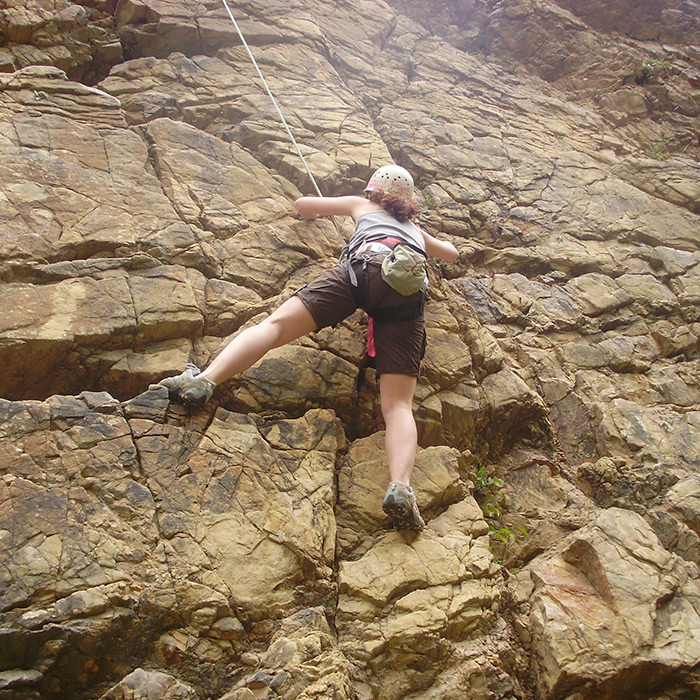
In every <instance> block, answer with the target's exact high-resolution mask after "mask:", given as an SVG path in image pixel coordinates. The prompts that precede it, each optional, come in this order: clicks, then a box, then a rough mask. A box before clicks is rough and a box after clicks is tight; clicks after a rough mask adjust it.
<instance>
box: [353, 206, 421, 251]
mask: <svg viewBox="0 0 700 700" xmlns="http://www.w3.org/2000/svg"><path fill="white" fill-rule="evenodd" d="M381 235H385V236H398V237H399V238H403V240H405V241H407V242H408V243H411V244H412V245H414V246H416V247H417V248H420V249H421V250H422V251H423V252H424V253H425V241H424V240H423V235H422V234H421V232H420V229H419V228H418V226H416V225H415V224H414V223H413V222H412V221H405V222H404V223H401V222H400V221H397V220H396V219H395V218H394V217H393V216H392V215H391V214H390V213H389V212H388V211H384V210H383V209H382V210H381V211H368V212H366V213H365V214H360V216H358V217H357V221H356V223H355V233H354V234H353V235H352V238H351V239H350V243H349V247H350V250H351V251H353V250H355V249H356V248H359V247H360V246H361V245H362V244H363V243H364V242H365V241H366V240H367V238H368V237H370V236H372V237H373V236H381Z"/></svg>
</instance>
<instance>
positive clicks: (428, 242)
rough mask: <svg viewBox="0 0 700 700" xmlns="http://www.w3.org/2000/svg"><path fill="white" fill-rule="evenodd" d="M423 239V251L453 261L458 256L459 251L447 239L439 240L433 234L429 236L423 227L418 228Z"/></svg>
mask: <svg viewBox="0 0 700 700" xmlns="http://www.w3.org/2000/svg"><path fill="white" fill-rule="evenodd" d="M420 232H421V233H422V234H423V240H424V241H425V252H426V253H428V255H431V256H433V257H435V258H440V260H446V261H447V262H454V261H455V260H457V258H458V257H459V251H458V250H457V248H455V247H454V246H453V245H452V243H450V242H449V241H440V240H438V239H437V238H435V236H431V235H430V234H429V233H426V232H425V231H424V230H423V229H420Z"/></svg>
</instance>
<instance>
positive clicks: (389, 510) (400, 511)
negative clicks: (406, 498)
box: [382, 497, 408, 520]
mask: <svg viewBox="0 0 700 700" xmlns="http://www.w3.org/2000/svg"><path fill="white" fill-rule="evenodd" d="M382 509H383V510H384V512H385V513H386V514H387V515H388V516H390V517H392V518H396V519H397V520H403V519H404V518H406V517H408V508H407V507H406V506H405V505H403V504H402V503H399V502H398V501H397V500H396V499H394V498H391V497H389V498H387V499H386V500H385V501H384V503H382Z"/></svg>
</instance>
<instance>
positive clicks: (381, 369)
mask: <svg viewBox="0 0 700 700" xmlns="http://www.w3.org/2000/svg"><path fill="white" fill-rule="evenodd" d="M364 194H365V196H364V197H360V196H340V197H301V198H299V199H297V200H296V202H295V206H296V209H297V211H298V212H299V214H300V215H301V216H302V217H303V218H305V219H316V218H319V217H329V216H351V217H352V219H353V220H354V222H355V232H354V234H353V235H352V237H351V239H350V241H349V243H348V246H347V249H346V250H347V258H348V259H347V260H346V261H345V262H344V263H340V264H338V265H336V266H335V267H333V268H332V269H330V270H327V271H326V272H324V273H322V274H321V275H320V276H319V277H318V278H317V279H315V280H314V281H313V282H311V283H309V284H307V285H305V286H304V287H302V288H301V289H299V290H298V291H297V292H295V293H294V295H293V296H292V297H291V298H290V299H288V300H287V301H285V302H284V303H283V304H282V305H281V306H280V307H278V308H277V309H276V310H275V311H274V312H273V313H271V314H270V315H269V316H268V317H267V318H265V319H264V320H263V321H261V322H260V323H258V324H257V325H255V326H252V327H250V328H247V329H246V330H244V331H242V332H241V333H239V334H238V335H237V336H236V337H235V338H234V339H233V340H231V342H230V343H229V344H228V345H227V346H226V347H225V348H224V349H223V350H222V351H221V353H220V354H219V355H218V356H217V357H216V358H215V359H214V360H213V362H212V363H211V364H210V365H209V366H208V367H207V368H206V369H205V370H204V371H200V370H199V369H198V368H197V367H196V366H195V365H193V364H188V365H187V367H186V369H185V371H184V372H183V373H182V374H180V375H178V376H176V377H169V378H167V379H164V380H162V381H161V382H160V384H161V385H163V386H165V387H167V389H168V391H169V393H170V397H171V398H172V399H175V400H178V401H181V402H183V403H186V404H190V405H194V406H199V407H201V406H203V405H204V404H205V403H206V402H207V401H208V400H209V399H210V398H211V395H212V393H213V391H214V388H215V387H216V386H217V384H220V383H221V382H225V381H226V380H227V379H229V378H231V377H232V376H234V375H235V374H238V373H240V372H243V371H244V370H246V369H248V368H249V367H251V366H252V365H253V364H255V363H256V362H257V361H258V360H259V359H260V358H262V357H263V356H264V355H265V354H266V353H267V352H268V351H269V350H271V349H273V348H277V347H280V346H282V345H285V344H287V343H289V342H291V341H292V340H295V339H296V338H299V337H300V336H302V335H305V334H307V333H311V332H312V331H317V330H319V329H321V328H324V327H326V326H335V325H337V324H338V323H340V322H341V321H342V320H343V319H345V318H347V317H348V316H349V315H350V314H351V313H353V312H354V311H355V310H356V309H357V308H358V307H359V308H363V309H365V310H366V311H367V313H368V314H369V316H370V331H371V333H372V336H373V337H371V338H370V339H369V343H368V346H369V351H370V354H374V360H375V363H376V369H377V373H378V375H379V393H380V402H381V410H382V416H383V418H384V423H385V426H386V433H385V449H386V455H387V460H388V464H389V475H390V479H391V482H390V484H389V487H388V489H387V492H386V495H385V497H384V500H383V504H382V507H383V509H384V511H385V512H386V513H387V514H388V515H389V516H390V517H392V518H394V521H395V526H396V527H397V528H398V529H406V530H418V531H420V530H422V529H423V528H424V525H425V524H424V521H423V518H422V517H421V514H420V511H419V509H418V505H417V503H416V496H415V493H414V491H413V489H412V488H411V483H410V482H411V473H412V470H413V463H414V459H415V455H416V450H417V431H416V423H415V419H414V417H413V410H412V403H413V394H414V391H415V388H416V382H417V378H418V374H419V369H420V362H421V359H422V357H423V355H424V352H425V342H426V335H425V322H424V317H423V306H424V302H425V297H426V292H427V279H425V272H424V267H423V268H421V267H420V266H419V265H415V267H416V269H419V270H420V274H421V276H422V277H421V279H420V280H419V281H418V285H419V289H418V291H412V290H413V289H414V288H415V285H411V288H410V289H409V291H410V292H411V293H407V291H406V289H402V291H401V292H399V291H397V290H396V289H394V288H392V287H391V286H389V284H388V283H387V282H385V279H384V278H385V276H386V275H385V274H384V273H383V267H384V268H386V269H387V270H388V269H389V268H388V267H387V266H386V264H387V263H389V262H390V261H393V262H395V261H396V257H397V256H396V255H395V251H397V250H398V249H399V246H401V247H403V248H405V249H406V250H407V251H408V253H409V254H410V253H411V252H413V253H414V254H415V252H416V251H418V252H419V253H420V255H421V256H422V257H423V258H425V256H427V255H432V256H435V257H438V258H440V259H442V260H446V261H453V260H456V258H457V256H458V251H457V249H456V248H455V247H454V246H453V245H452V244H451V243H449V242H447V241H441V240H438V239H437V238H435V237H434V236H431V235H430V234H428V233H426V232H425V231H423V230H422V229H420V228H419V227H418V226H417V225H416V224H415V223H414V219H415V218H416V216H417V215H418V207H417V206H416V205H415V203H414V202H413V178H412V177H411V174H410V173H409V172H408V171H407V170H405V169H404V168H402V167H400V166H398V165H393V164H392V165H385V166H383V167H381V168H379V169H378V170H376V171H375V172H374V173H373V175H372V176H371V178H370V179H369V182H368V183H367V186H366V188H365V191H364ZM409 248H410V250H409ZM387 258H390V260H387ZM382 263H385V264H384V265H382ZM403 267H404V271H405V270H406V269H408V268H411V270H413V268H414V265H413V264H411V265H408V266H406V265H404V266H403Z"/></svg>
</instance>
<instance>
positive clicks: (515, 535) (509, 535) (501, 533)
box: [489, 525, 530, 545]
mask: <svg viewBox="0 0 700 700" xmlns="http://www.w3.org/2000/svg"><path fill="white" fill-rule="evenodd" d="M515 530H516V532H513V530H511V529H510V528H509V527H499V528H495V527H490V528H489V535H493V536H494V537H496V538H497V539H498V540H500V541H501V542H503V544H506V545H508V544H514V543H515V542H517V540H518V539H520V537H523V538H524V539H526V540H529V539H530V533H529V532H528V531H527V528H525V527H523V526H522V525H516V526H515Z"/></svg>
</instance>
